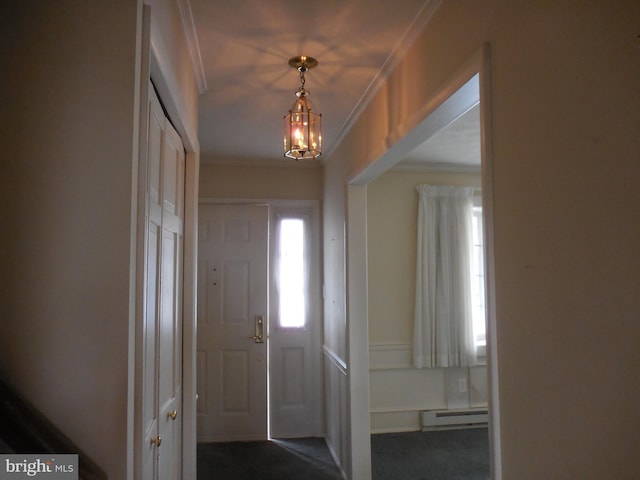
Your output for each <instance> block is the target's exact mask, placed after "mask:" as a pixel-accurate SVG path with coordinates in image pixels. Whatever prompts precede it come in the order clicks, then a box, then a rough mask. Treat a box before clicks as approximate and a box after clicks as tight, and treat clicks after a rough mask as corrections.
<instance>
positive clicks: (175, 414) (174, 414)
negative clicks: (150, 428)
mask: <svg viewBox="0 0 640 480" xmlns="http://www.w3.org/2000/svg"><path fill="white" fill-rule="evenodd" d="M177 416H178V411H177V410H173V411H172V412H167V418H170V419H171V420H175V419H176V417H177Z"/></svg>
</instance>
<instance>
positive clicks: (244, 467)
mask: <svg viewBox="0 0 640 480" xmlns="http://www.w3.org/2000/svg"><path fill="white" fill-rule="evenodd" d="M213 479H215V480H219V479H225V480H245V479H246V480H298V479H303V480H341V479H342V476H341V475H340V472H339V470H338V467H336V465H335V463H334V461H333V458H332V457H331V454H330V453H329V449H328V448H327V445H326V443H325V441H324V439H323V438H300V439H290V440H274V441H270V442H230V443H200V444H198V480H213Z"/></svg>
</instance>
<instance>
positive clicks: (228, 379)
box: [197, 205, 269, 441]
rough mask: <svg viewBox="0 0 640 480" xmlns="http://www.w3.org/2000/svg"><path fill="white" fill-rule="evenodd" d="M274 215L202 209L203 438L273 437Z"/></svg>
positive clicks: (250, 209)
mask: <svg viewBox="0 0 640 480" xmlns="http://www.w3.org/2000/svg"><path fill="white" fill-rule="evenodd" d="M268 215H269V211H268V207H266V206H261V205H200V208H199V225H198V235H199V245H198V282H199V284H198V353H197V369H198V374H197V375H198V376H197V379H198V403H197V408H198V440H199V441H232V440H264V439H266V438H267V313H268V312H267V285H268V269H267V265H268V262H267V260H268V234H269V230H268Z"/></svg>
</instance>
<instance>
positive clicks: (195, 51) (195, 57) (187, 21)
mask: <svg viewBox="0 0 640 480" xmlns="http://www.w3.org/2000/svg"><path fill="white" fill-rule="evenodd" d="M178 9H179V10H180V18H181V19H182V29H183V30H184V36H185V38H186V40H187V47H188V48H189V54H190V56H191V63H192V64H193V72H194V74H195V77H196V82H197V83H198V91H199V92H200V95H202V94H203V93H204V92H206V91H207V88H208V87H207V78H206V76H205V73H204V65H203V64H202V55H201V54H200V44H199V43H198V36H197V34H196V25H195V22H194V21H193V12H192V10H191V2H190V1H189V0H178Z"/></svg>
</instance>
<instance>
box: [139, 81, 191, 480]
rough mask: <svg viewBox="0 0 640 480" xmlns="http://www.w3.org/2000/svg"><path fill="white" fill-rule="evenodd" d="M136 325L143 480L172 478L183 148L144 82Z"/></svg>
mask: <svg viewBox="0 0 640 480" xmlns="http://www.w3.org/2000/svg"><path fill="white" fill-rule="evenodd" d="M148 111H149V119H148V132H147V145H148V149H147V152H148V155H147V172H146V176H147V192H146V200H147V206H148V207H147V212H146V213H147V215H146V218H145V225H144V228H145V229H146V235H145V237H146V247H145V282H144V284H145V305H144V328H143V337H144V339H143V343H144V347H143V351H144V354H143V355H144V357H143V365H142V369H143V371H142V379H143V382H144V385H143V393H142V396H143V399H142V410H143V411H142V418H143V442H144V444H143V478H144V479H145V480H147V479H148V480H156V479H163V480H164V479H167V480H169V479H171V480H174V479H176V480H177V479H179V478H180V477H181V456H182V451H181V450H182V435H181V432H182V298H183V296H182V285H183V282H182V268H183V236H184V172H185V151H184V147H183V144H182V141H181V140H180V137H179V136H178V133H177V132H176V131H175V129H174V128H173V126H172V125H171V123H170V122H169V120H168V119H167V118H166V117H165V114H164V112H163V110H162V106H161V104H160V101H159V100H158V97H157V96H156V94H155V91H154V89H153V86H152V85H150V86H149V109H148Z"/></svg>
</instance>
